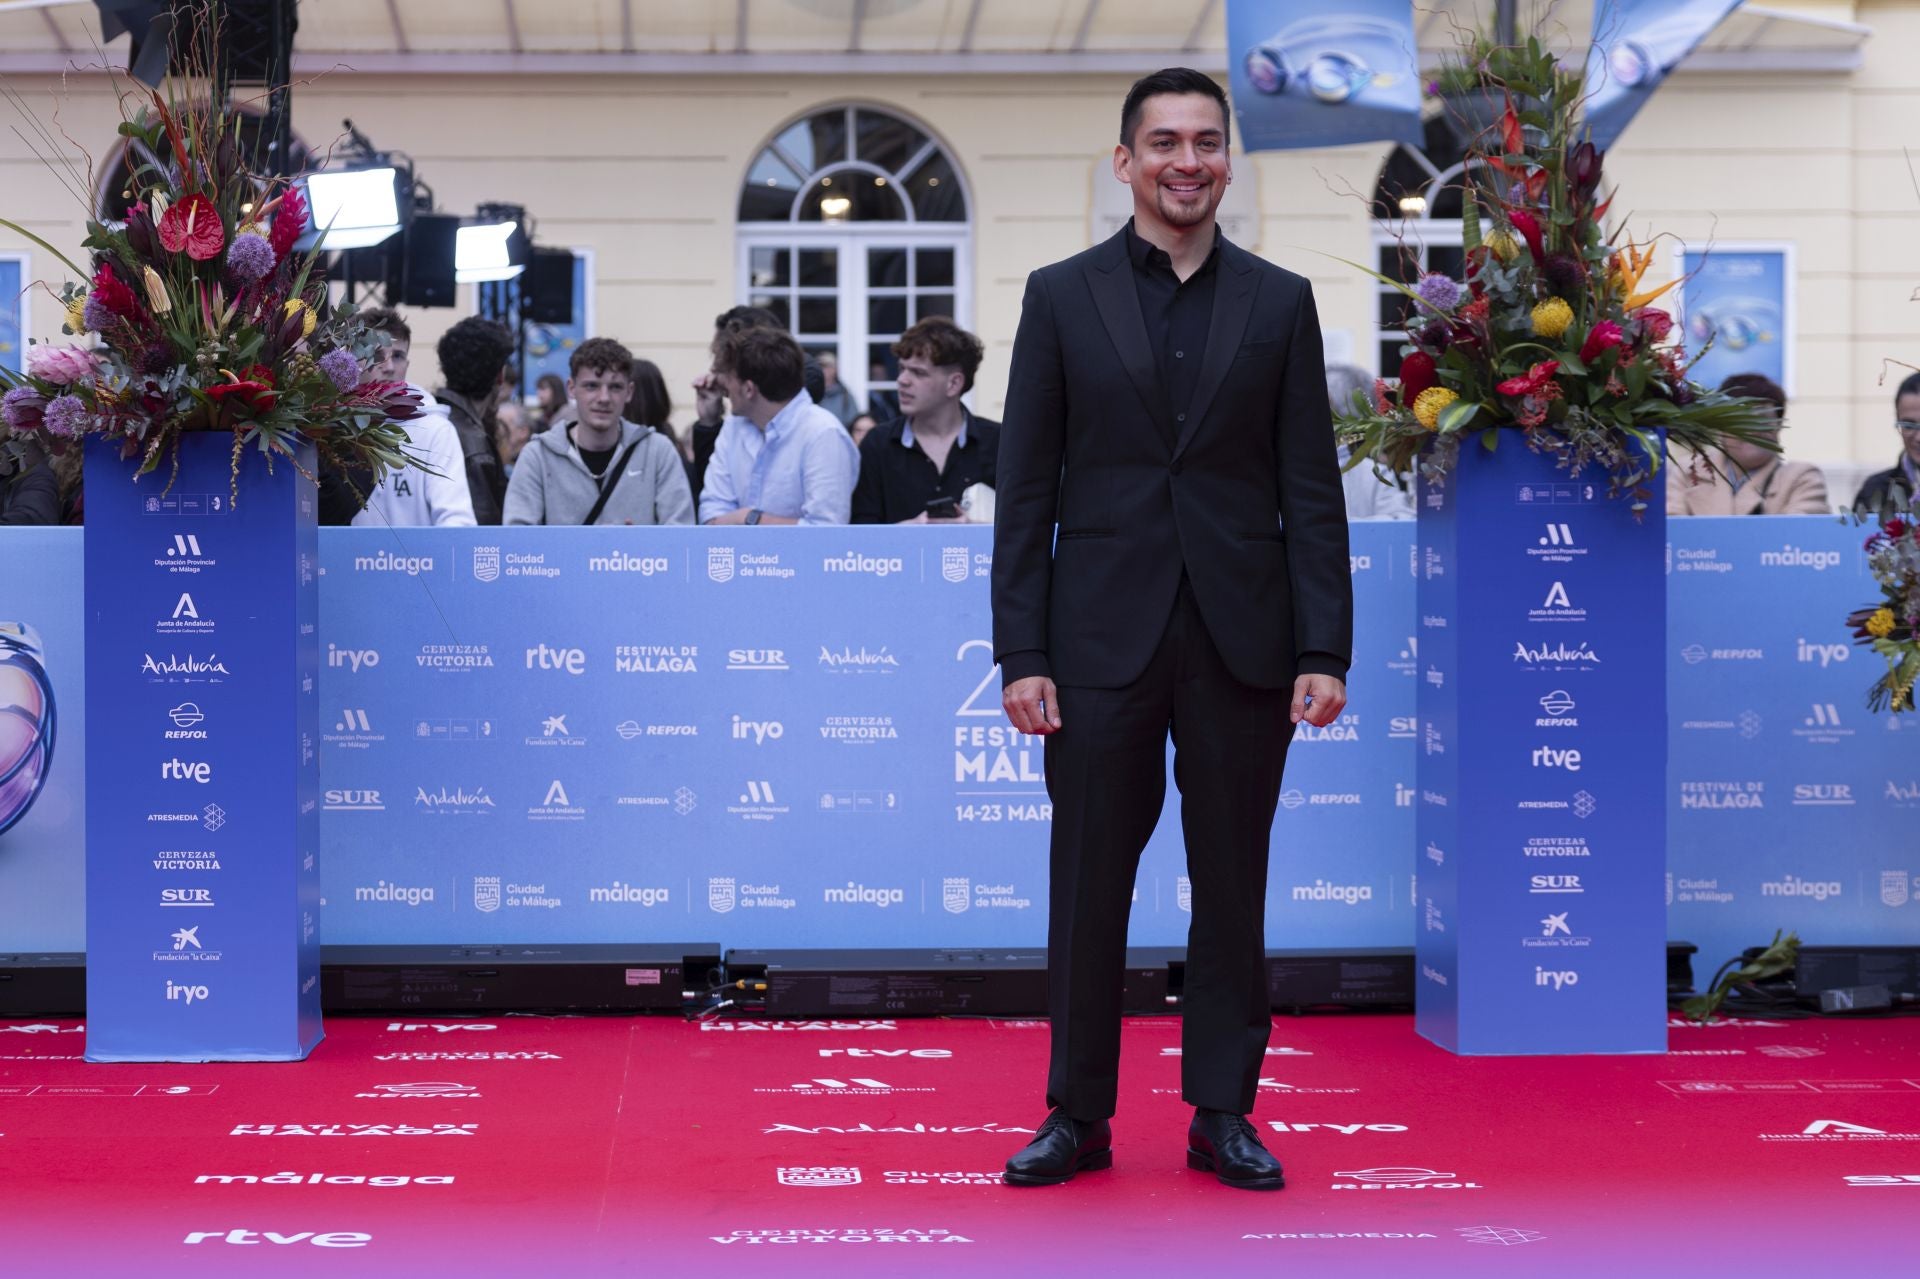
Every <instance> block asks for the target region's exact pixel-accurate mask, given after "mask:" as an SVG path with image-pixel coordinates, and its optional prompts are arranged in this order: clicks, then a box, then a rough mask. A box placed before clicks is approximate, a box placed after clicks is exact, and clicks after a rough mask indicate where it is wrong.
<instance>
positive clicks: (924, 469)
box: [853, 408, 1000, 524]
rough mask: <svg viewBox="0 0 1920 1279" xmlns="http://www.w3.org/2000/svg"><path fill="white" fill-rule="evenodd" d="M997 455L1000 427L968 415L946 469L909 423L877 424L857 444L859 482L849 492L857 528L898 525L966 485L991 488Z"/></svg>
mask: <svg viewBox="0 0 1920 1279" xmlns="http://www.w3.org/2000/svg"><path fill="white" fill-rule="evenodd" d="M961 412H962V413H966V410H965V409H964V408H962V409H961ZM999 456H1000V424H999V423H998V422H994V421H990V420H989V419H987V418H983V417H975V416H974V415H973V414H971V413H967V414H966V421H965V423H964V424H963V425H962V426H961V428H960V434H959V436H958V437H957V438H955V440H954V442H953V447H952V449H950V450H949V451H948V453H947V467H946V469H945V470H944V471H942V470H939V469H936V468H935V466H934V465H933V459H932V458H930V457H928V456H927V455H926V453H925V452H924V451H923V450H922V449H921V447H920V445H919V443H918V441H916V440H914V439H913V428H912V424H911V423H910V422H909V421H907V420H905V419H900V420H896V421H893V422H889V423H887V424H886V425H885V426H876V427H874V428H873V429H872V430H871V431H868V432H867V437H866V438H865V439H863V440H861V441H860V480H859V482H858V483H857V484H855V485H854V489H853V522H854V523H855V524H898V523H899V522H900V521H901V520H910V519H912V518H913V517H914V516H916V515H918V514H920V513H921V512H922V511H925V510H926V509H927V503H928V502H930V501H932V500H933V499H934V498H936V497H951V498H954V499H955V500H956V501H957V500H958V499H959V497H960V495H961V494H962V493H965V492H966V491H967V489H968V487H969V486H971V485H974V484H986V485H992V484H993V482H994V475H995V468H996V465H997V462H998V459H999Z"/></svg>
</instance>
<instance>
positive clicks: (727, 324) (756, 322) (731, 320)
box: [713, 306, 787, 329]
mask: <svg viewBox="0 0 1920 1279" xmlns="http://www.w3.org/2000/svg"><path fill="white" fill-rule="evenodd" d="M713 327H714V328H716V329H761V328H766V329H784V328H786V327H787V326H786V325H785V324H783V323H781V321H780V317H779V316H777V315H775V314H774V313H773V312H771V311H769V310H767V308H765V307H764V306H732V307H728V308H727V309H726V310H724V311H722V312H721V313H720V314H719V315H717V316H715V317H714V319H713Z"/></svg>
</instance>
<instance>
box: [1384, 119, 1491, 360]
mask: <svg viewBox="0 0 1920 1279" xmlns="http://www.w3.org/2000/svg"><path fill="white" fill-rule="evenodd" d="M1465 154H1466V153H1465V151H1464V149H1463V148H1462V147H1461V145H1460V142H1459V140H1458V138H1456V137H1455V136H1454V135H1453V133H1452V132H1451V131H1450V130H1449V129H1448V128H1447V127H1446V123H1445V121H1443V120H1440V119H1434V120H1430V121H1428V122H1427V127H1426V145H1425V146H1424V147H1422V148H1420V149H1419V150H1415V149H1414V148H1412V147H1408V146H1398V147H1395V148H1394V149H1393V152H1392V154H1390V155H1389V156H1388V157H1387V160H1386V163H1385V164H1383V165H1382V166H1381V167H1380V177H1379V180H1378V181H1377V182H1375V184H1374V188H1373V218H1374V223H1373V228H1374V230H1373V252H1374V270H1376V271H1378V272H1379V273H1380V274H1382V275H1384V276H1386V277H1387V278H1388V279H1390V280H1397V281H1399V282H1401V283H1403V284H1407V285H1411V284H1413V283H1414V282H1415V281H1417V280H1418V279H1419V278H1420V277H1421V276H1422V275H1424V274H1426V273H1427V272H1429V271H1439V272H1441V273H1443V274H1445V275H1449V276H1452V277H1453V278H1454V279H1456V280H1461V281H1463V282H1464V280H1465V278H1466V269H1467V259H1466V252H1465V250H1464V249H1462V248H1461V244H1460V209H1461V201H1462V200H1463V199H1464V198H1465V185H1464V182H1463V177H1464V175H1465V173H1466V164H1465ZM1374 293H1375V298H1374V309H1373V314H1372V315H1371V316H1370V317H1369V319H1370V325H1371V328H1372V331H1373V341H1372V342H1371V343H1370V344H1369V345H1368V347H1367V351H1368V354H1369V355H1371V357H1372V358H1373V360H1374V370H1375V372H1377V373H1378V374H1379V375H1380V376H1382V377H1393V376H1395V375H1396V374H1397V373H1398V372H1399V371H1400V348H1401V346H1402V345H1403V344H1404V343H1405V342H1406V340H1407V329H1406V323H1407V315H1408V312H1409V310H1410V307H1411V303H1409V302H1408V300H1407V296H1406V294H1404V293H1401V292H1400V291H1399V290H1398V289H1395V288H1392V287H1391V286H1388V285H1385V284H1379V283H1377V282H1376V283H1375V285H1374ZM1363 358H1364V357H1363Z"/></svg>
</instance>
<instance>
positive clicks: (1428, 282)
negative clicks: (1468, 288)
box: [1413, 271, 1460, 311]
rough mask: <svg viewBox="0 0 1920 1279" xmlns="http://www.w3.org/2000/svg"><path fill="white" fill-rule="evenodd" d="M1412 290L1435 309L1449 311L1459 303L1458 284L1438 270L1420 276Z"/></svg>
mask: <svg viewBox="0 0 1920 1279" xmlns="http://www.w3.org/2000/svg"><path fill="white" fill-rule="evenodd" d="M1413 291H1414V292H1415V293H1417V294H1419V295H1420V300H1421V301H1422V302H1424V303H1426V304H1427V305H1428V306H1429V307H1431V308H1432V309H1433V310H1435V311H1451V310H1453V308H1454V307H1456V306H1459V305H1460V286H1459V285H1458V284H1456V283H1454V281H1453V280H1452V279H1450V278H1448V277H1447V276H1444V275H1441V274H1440V273H1439V272H1438V271H1431V272H1429V273H1427V274H1426V275H1423V276H1421V277H1420V283H1419V284H1416V285H1415V286H1414V289H1413Z"/></svg>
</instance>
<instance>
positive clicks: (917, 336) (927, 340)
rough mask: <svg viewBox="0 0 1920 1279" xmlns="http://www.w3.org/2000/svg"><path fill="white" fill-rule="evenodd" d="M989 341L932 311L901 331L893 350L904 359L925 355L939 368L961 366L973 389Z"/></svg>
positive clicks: (968, 384)
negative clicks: (981, 339) (985, 342)
mask: <svg viewBox="0 0 1920 1279" xmlns="http://www.w3.org/2000/svg"><path fill="white" fill-rule="evenodd" d="M986 353H987V348H986V345H985V344H984V343H983V342H981V341H980V339H979V338H977V337H975V336H974V335H973V334H971V333H969V332H967V331H966V330H965V329H963V328H961V327H960V326H959V325H957V324H955V323H954V322H953V321H952V320H950V319H948V318H947V317H946V316H944V315H930V316H928V317H927V318H926V319H924V320H922V321H920V323H918V324H916V325H914V326H913V327H912V328H910V329H908V330H907V331H906V332H905V333H902V334H901V335H900V340H899V341H897V342H895V343H894V344H893V354H894V356H895V357H896V358H898V359H902V360H911V359H915V358H920V359H924V360H926V361H927V363H929V364H931V365H933V366H934V367H935V368H940V369H947V368H957V369H959V370H960V372H961V373H962V374H964V375H965V377H966V386H965V387H964V388H962V390H963V391H971V390H972V389H973V375H974V374H975V373H978V372H979V371H980V361H981V359H982V358H983V357H984V356H985V355H986Z"/></svg>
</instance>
